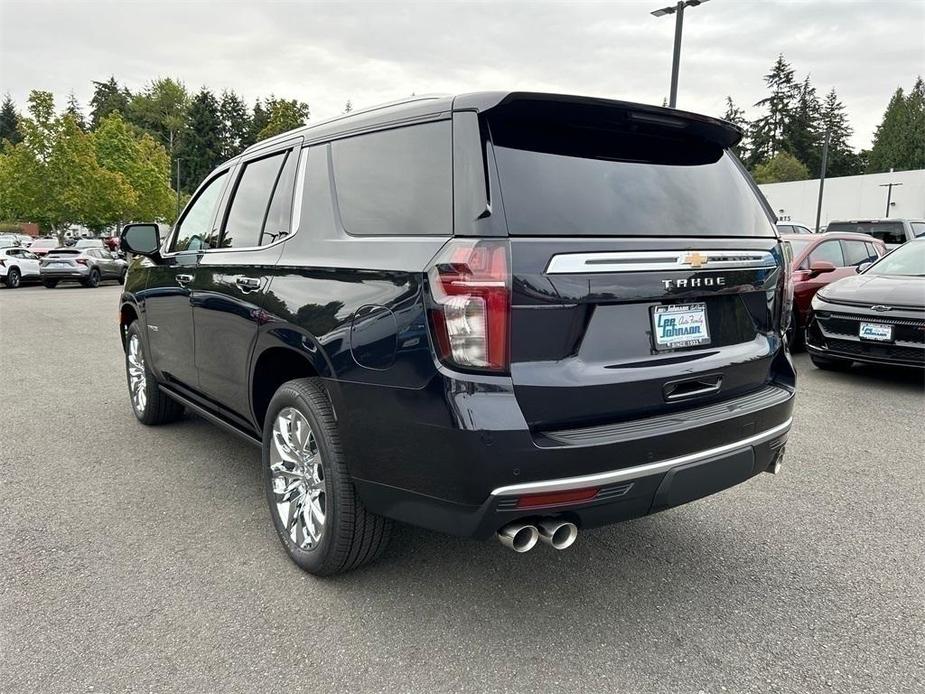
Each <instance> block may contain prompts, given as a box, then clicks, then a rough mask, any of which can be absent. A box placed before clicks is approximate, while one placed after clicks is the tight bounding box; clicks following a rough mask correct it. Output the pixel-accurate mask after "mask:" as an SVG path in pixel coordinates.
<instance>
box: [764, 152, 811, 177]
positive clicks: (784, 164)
mask: <svg viewBox="0 0 925 694" xmlns="http://www.w3.org/2000/svg"><path fill="white" fill-rule="evenodd" d="M752 175H753V176H754V178H755V182H756V183H782V182H784V181H805V180H806V179H807V178H809V169H807V168H806V165H805V164H803V163H802V162H801V161H800V160H799V159H797V158H796V157H794V156H793V155H792V154H790V153H788V152H778V153H777V154H775V155H774V156H773V157H771V158H770V159H768V161H766V162H764V163H763V164H759V165H758V166H756V167H755V170H754V172H753V174H752Z"/></svg>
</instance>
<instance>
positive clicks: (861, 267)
mask: <svg viewBox="0 0 925 694" xmlns="http://www.w3.org/2000/svg"><path fill="white" fill-rule="evenodd" d="M871 265H873V263H872V262H870V261H869V260H868V261H867V262H866V263H861V264H860V265H858V274H859V275H860V274H861V273H862V272H864V271H865V270H866V269H867V268H869V267H870V266H871Z"/></svg>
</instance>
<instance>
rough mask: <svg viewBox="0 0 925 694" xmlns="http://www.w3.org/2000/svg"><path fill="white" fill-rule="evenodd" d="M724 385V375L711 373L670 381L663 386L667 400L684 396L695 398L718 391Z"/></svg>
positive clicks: (679, 398)
mask: <svg viewBox="0 0 925 694" xmlns="http://www.w3.org/2000/svg"><path fill="white" fill-rule="evenodd" d="M722 385H723V377H722V375H720V374H710V375H705V376H699V377H696V378H685V379H681V380H678V381H670V382H669V383H666V384H665V385H664V387H663V388H662V393H663V394H664V396H665V400H667V401H668V402H671V401H672V400H683V399H684V398H695V397H698V396H701V395H709V394H710V393H716V392H717V391H718V390H719V389H720V388H721V387H722Z"/></svg>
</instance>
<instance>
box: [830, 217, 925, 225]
mask: <svg viewBox="0 0 925 694" xmlns="http://www.w3.org/2000/svg"><path fill="white" fill-rule="evenodd" d="M887 222H925V219H915V218H913V217H865V218H860V219H833V220H832V221H831V222H829V226H831V225H832V224H884V223H887Z"/></svg>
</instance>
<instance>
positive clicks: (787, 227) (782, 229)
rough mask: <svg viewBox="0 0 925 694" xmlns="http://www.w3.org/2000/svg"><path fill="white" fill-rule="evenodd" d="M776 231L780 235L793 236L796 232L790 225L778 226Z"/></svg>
mask: <svg viewBox="0 0 925 694" xmlns="http://www.w3.org/2000/svg"><path fill="white" fill-rule="evenodd" d="M777 230H778V231H779V232H780V233H782V234H794V233H796V230H795V229H794V228H793V226H792V225H790V224H778V225H777Z"/></svg>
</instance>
